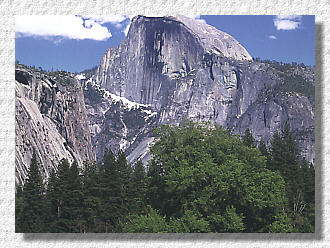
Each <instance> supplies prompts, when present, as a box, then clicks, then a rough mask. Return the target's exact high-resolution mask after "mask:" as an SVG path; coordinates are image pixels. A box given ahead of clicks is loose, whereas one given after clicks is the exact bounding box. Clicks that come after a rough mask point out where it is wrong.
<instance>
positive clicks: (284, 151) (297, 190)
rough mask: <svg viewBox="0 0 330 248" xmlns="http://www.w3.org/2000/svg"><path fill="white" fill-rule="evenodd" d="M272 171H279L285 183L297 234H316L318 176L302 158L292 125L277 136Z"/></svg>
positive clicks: (288, 210) (271, 164)
mask: <svg viewBox="0 0 330 248" xmlns="http://www.w3.org/2000/svg"><path fill="white" fill-rule="evenodd" d="M268 165H269V168H270V169H271V170H272V171H278V172H279V173H280V174H281V175H282V177H283V178H284V180H285V189H286V196H287V198H288V202H287V204H286V206H285V210H286V213H287V214H288V216H289V217H290V219H291V221H292V222H291V224H292V227H293V231H294V232H306V231H307V230H309V231H312V230H313V226H314V219H315V214H314V211H315V207H314V205H315V199H314V194H315V185H314V184H315V174H314V167H313V165H310V166H308V163H307V161H306V160H305V159H301V158H300V156H299V149H298V147H297V144H296V142H295V139H294V136H293V134H292V132H291V130H290V127H289V125H288V124H285V126H284V128H283V130H282V131H281V133H279V132H276V133H275V134H274V136H273V140H272V142H271V148H270V158H269V162H268Z"/></svg>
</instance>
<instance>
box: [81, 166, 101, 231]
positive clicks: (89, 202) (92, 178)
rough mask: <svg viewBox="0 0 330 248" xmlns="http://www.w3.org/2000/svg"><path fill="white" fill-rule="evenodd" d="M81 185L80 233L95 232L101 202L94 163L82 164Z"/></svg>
mask: <svg viewBox="0 0 330 248" xmlns="http://www.w3.org/2000/svg"><path fill="white" fill-rule="evenodd" d="M82 185H83V186H82V187H83V189H82V193H83V203H82V208H81V214H82V218H83V228H82V232H84V233H86V232H97V231H98V229H97V223H98V221H99V220H98V219H99V218H98V217H99V215H100V203H101V200H100V198H99V180H98V169H97V165H96V164H95V163H89V162H85V163H84V170H83V173H82Z"/></svg>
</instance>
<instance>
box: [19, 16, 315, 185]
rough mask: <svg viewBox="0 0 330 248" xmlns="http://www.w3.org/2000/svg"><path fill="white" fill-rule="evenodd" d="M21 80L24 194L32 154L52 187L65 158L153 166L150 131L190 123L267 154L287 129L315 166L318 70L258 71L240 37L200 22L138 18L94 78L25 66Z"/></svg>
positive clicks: (267, 66) (263, 66)
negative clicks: (260, 144) (224, 131)
mask: <svg viewBox="0 0 330 248" xmlns="http://www.w3.org/2000/svg"><path fill="white" fill-rule="evenodd" d="M15 76H16V184H17V185H18V184H21V183H22V182H23V181H24V179H25V177H26V173H27V168H28V167H29V164H30V160H31V156H32V148H33V147H34V148H35V149H36V152H37V157H38V159H39V160H40V162H41V164H42V166H43V168H42V174H43V176H44V179H45V180H47V177H48V176H49V172H50V170H51V169H56V167H57V164H58V161H59V160H60V159H61V158H63V157H66V158H68V159H69V160H70V161H73V160H74V159H76V160H77V161H78V163H79V165H80V166H81V165H82V163H83V161H85V160H89V161H93V160H95V159H96V160H97V161H98V162H101V161H102V157H103V153H104V151H105V149H111V150H113V151H114V152H118V151H119V150H120V149H122V150H124V151H125V153H126V155H127V158H128V160H129V161H130V162H132V163H133V162H134V161H136V160H138V159H141V160H142V161H143V162H144V163H147V161H148V159H149V158H150V153H149V147H150V145H151V144H152V143H153V142H154V137H153V133H152V128H153V127H154V126H158V125H160V124H174V125H179V123H180V122H181V121H182V119H184V118H188V119H192V120H194V121H196V122H203V121H207V122H211V123H212V124H217V125H220V126H223V127H225V128H228V129H230V130H231V131H232V132H233V133H234V134H239V135H243V134H244V132H245V130H246V128H249V129H250V130H251V132H252V134H253V136H254V138H255V139H256V140H257V141H259V140H260V139H261V138H263V139H264V141H265V142H266V143H267V144H268V145H269V144H270V140H271V137H272V135H273V133H274V132H275V131H278V130H280V129H281V128H282V127H283V126H284V124H285V123H286V122H287V123H289V125H290V127H291V129H292V130H293V132H294V135H295V137H296V140H297V141H298V144H299V148H300V149H301V151H302V155H303V156H305V157H306V158H307V159H308V161H311V162H312V161H313V160H314V149H313V147H314V143H315V139H314V109H315V104H314V95H313V94H311V92H313V90H314V69H313V68H310V67H304V66H289V67H286V66H285V65H283V64H281V63H277V64H274V63H268V62H267V63H266V62H264V63H260V62H254V61H253V60H252V58H251V56H250V55H249V54H248V52H247V51H246V50H245V48H244V47H243V46H241V45H240V44H239V43H238V41H236V40H235V39H234V38H233V37H231V36H230V35H228V34H226V33H224V32H221V31H219V30H217V29H215V28H214V27H211V26H209V25H207V24H205V23H203V22H201V21H198V20H193V19H190V18H187V17H183V16H178V17H154V18H151V17H144V16H137V17H135V18H133V19H132V23H131V26H130V29H129V32H128V35H127V37H126V39H125V40H124V41H123V42H122V43H121V44H120V45H119V46H118V47H113V48H109V49H108V51H106V53H105V54H104V56H103V58H102V60H101V62H100V65H99V66H98V67H97V68H96V69H95V71H93V70H89V73H85V74H84V73H82V74H79V75H76V76H75V78H73V77H72V75H71V76H70V75H67V74H63V75H62V74H58V75H57V77H56V78H54V77H52V76H50V75H47V74H45V73H40V72H37V71H35V70H31V69H27V68H24V67H18V68H17V69H16V75H15ZM298 79H299V80H298ZM297 80H298V81H297ZM78 82H80V84H79V83H78ZM293 82H295V83H296V84H294V85H293ZM297 82H298V83H297ZM301 85H303V87H301ZM306 92H307V93H306Z"/></svg>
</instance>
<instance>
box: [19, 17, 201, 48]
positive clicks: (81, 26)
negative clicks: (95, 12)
mask: <svg viewBox="0 0 330 248" xmlns="http://www.w3.org/2000/svg"><path fill="white" fill-rule="evenodd" d="M151 16H153V15H151ZM133 17H134V16H127V15H111V16H92V15H81V16H79V15H76V16H61V15H57V16H56V15H22V16H16V19H15V31H16V37H26V36H30V37H31V36H37V37H40V38H44V39H51V40H54V41H55V42H58V39H63V38H64V39H75V40H83V39H91V40H97V41H105V40H107V39H109V38H110V37H112V34H111V32H110V31H109V29H108V28H107V27H106V26H105V25H104V24H105V23H111V24H112V25H113V27H114V28H116V29H119V30H121V32H123V33H124V34H125V36H127V33H128V30H129V27H130V24H131V20H132V18H133ZM188 17H190V18H193V19H195V20H197V21H199V22H204V23H205V20H203V19H201V17H200V16H199V15H196V16H188Z"/></svg>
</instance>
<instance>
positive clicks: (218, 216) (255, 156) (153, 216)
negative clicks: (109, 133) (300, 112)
mask: <svg viewBox="0 0 330 248" xmlns="http://www.w3.org/2000/svg"><path fill="white" fill-rule="evenodd" d="M154 134H155V143H154V145H153V146H152V147H151V149H150V152H151V154H152V159H151V160H150V161H149V162H148V164H147V165H146V166H144V165H143V164H142V163H141V162H140V161H138V162H136V163H135V164H134V165H131V164H129V163H128V162H127V160H126V156H125V154H124V152H123V151H119V152H118V153H117V154H114V153H113V152H112V151H109V150H107V151H105V153H104V157H103V161H102V163H101V165H97V164H96V163H90V162H86V163H84V166H83V168H78V164H77V162H75V161H74V162H73V163H72V164H71V165H70V163H69V162H68V160H66V159H62V160H61V161H60V163H59V165H58V168H57V170H56V171H52V172H51V174H50V177H49V179H48V183H47V185H44V184H43V181H42V177H41V174H40V170H39V167H40V164H39V163H38V159H37V156H36V153H35V152H34V153H33V157H32V160H31V164H30V168H29V172H28V176H27V179H26V181H25V183H24V186H23V187H18V188H17V190H16V201H15V206H16V209H15V210H16V211H15V213H16V215H15V218H16V220H15V224H16V232H27V233H29V232H78V233H79V232H80V233H87V232H106V233H107V232H157V233H164V232H314V226H315V224H314V218H315V214H314V205H315V199H314V193H315V192H314V190H315V187H314V167H313V165H312V164H308V162H307V161H306V160H305V159H303V158H301V157H300V155H299V149H298V146H297V144H296V142H295V141H294V137H293V134H292V132H291V131H290V128H289V126H288V125H285V127H284V128H283V130H282V131H281V132H275V134H274V136H273V139H272V141H271V145H270V147H269V148H267V147H266V145H265V143H264V142H263V141H262V140H261V141H260V142H256V141H255V140H254V139H253V136H252V134H251V132H250V131H249V130H248V129H247V130H246V132H245V135H244V136H243V137H242V138H240V137H238V136H236V135H233V134H231V133H230V132H229V131H228V130H225V129H223V128H221V127H217V126H216V127H210V126H209V125H208V124H196V123H193V122H191V121H184V122H183V123H182V124H181V125H180V126H174V127H173V126H167V125H165V126H161V127H159V128H155V130H154ZM257 143H258V144H257Z"/></svg>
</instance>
